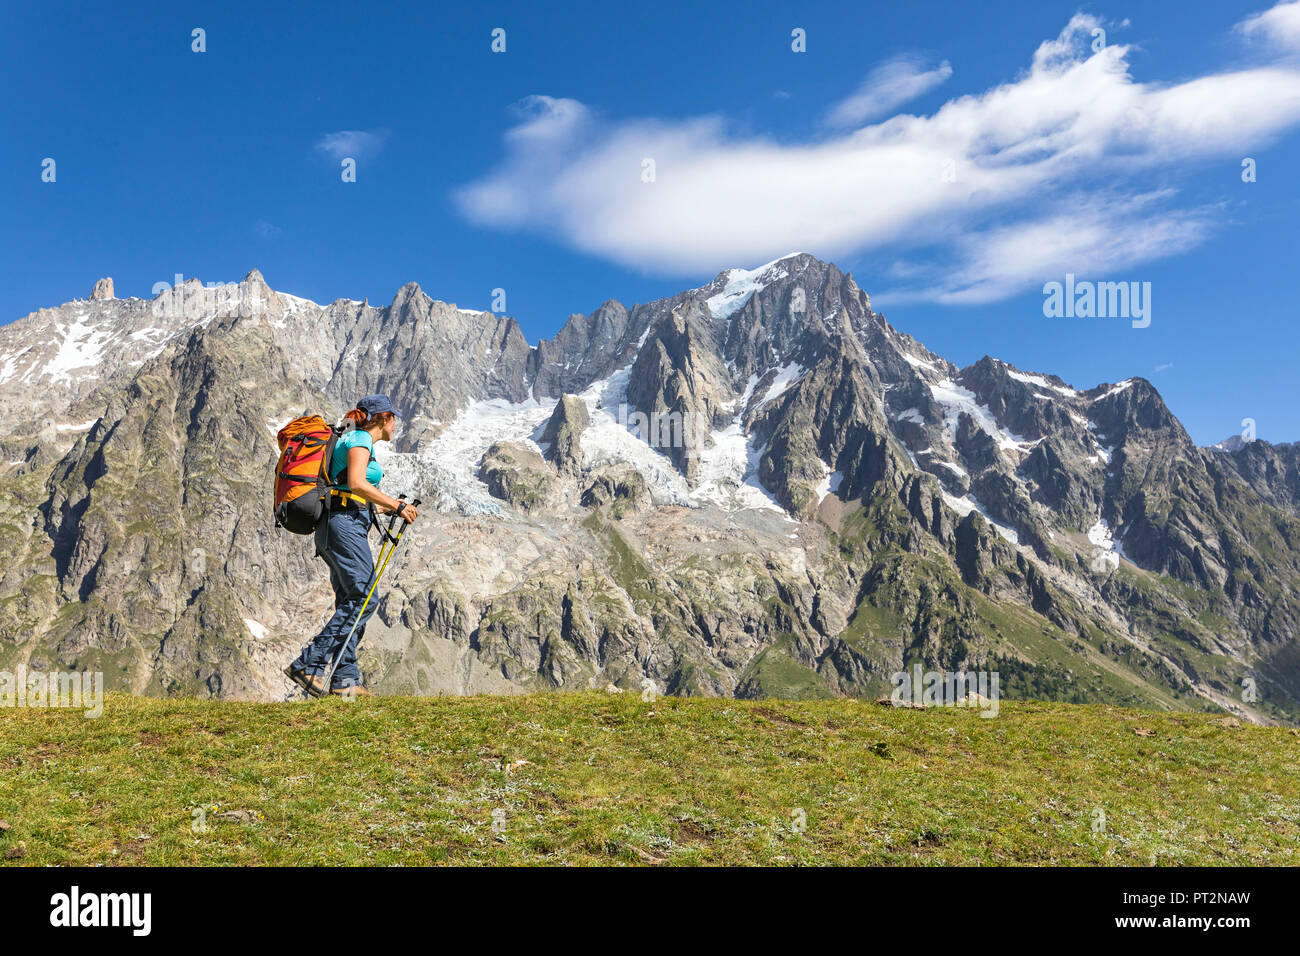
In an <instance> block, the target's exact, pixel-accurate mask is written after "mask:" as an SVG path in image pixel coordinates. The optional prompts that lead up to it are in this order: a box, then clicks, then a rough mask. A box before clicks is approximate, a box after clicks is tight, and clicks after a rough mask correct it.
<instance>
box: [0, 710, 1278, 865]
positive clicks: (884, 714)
mask: <svg viewBox="0 0 1300 956" xmlns="http://www.w3.org/2000/svg"><path fill="white" fill-rule="evenodd" d="M1210 720H1211V717H1209V716H1208V715H1200V714H1191V713H1150V712H1141V711H1130V710H1122V709H1118V708H1113V707H1107V706H1094V705H1087V706H1076V705H1068V704H1047V703H1010V702H1006V701H1003V702H1002V705H1001V710H1000V713H999V715H998V716H997V717H996V718H993V719H983V718H981V717H979V716H978V712H977V711H974V710H959V709H943V708H933V709H930V710H926V711H917V710H904V709H893V708H889V707H882V706H877V705H875V704H867V703H860V702H854V701H849V700H831V701H798V702H796V701H777V700H765V701H756V702H747V701H736V700H730V699H684V698H659V699H658V700H654V701H651V702H646V701H643V700H642V699H641V698H640V696H639V695H637V694H634V693H628V694H617V695H616V694H604V693H584V694H537V695H529V696H520V697H467V698H449V697H448V698H412V697H390V698H378V699H374V700H370V701H357V702H351V703H349V702H345V701H338V700H331V701H322V702H310V703H309V702H301V703H289V704H246V703H227V702H210V701H206V702H205V701H196V700H179V699H173V700H157V699H145V698H138V697H128V696H122V695H110V696H109V697H108V699H107V700H106V702H105V709H104V714H103V716H102V717H100V718H99V719H95V720H88V719H86V718H84V717H83V716H82V714H81V712H79V711H66V710H34V709H28V710H24V709H4V710H0V819H3V820H7V821H8V822H9V823H10V825H11V828H10V829H9V830H8V831H7V832H4V833H0V859H3V857H4V856H5V855H6V853H10V852H14V850H15V848H16V846H17V844H18V843H19V842H22V843H23V844H25V851H26V852H25V855H23V856H21V857H19V858H17V859H16V860H14V861H11V862H16V863H19V864H26V865H45V864H56V865H57V864H83V865H84V864H101V863H102V864H110V865H112V864H180V865H205V864H281V865H293V864H393V863H400V864H429V863H485V864H486V863H492V864H603V863H619V864H832V863H854V864H903V865H912V864H919V865H933V864H1049V863H1064V864H1140V865H1148V864H1151V863H1152V862H1156V863H1159V864H1252V863H1253V864H1288V863H1289V864H1296V863H1300V759H1297V758H1300V737H1297V736H1296V735H1295V734H1294V733H1293V732H1291V731H1289V730H1288V729H1286V728H1281V727H1254V726H1243V727H1239V728H1234V727H1224V726H1222V725H1216V724H1212V723H1210ZM1138 730H1142V731H1143V734H1139V733H1137V732H1136V731H1138ZM1147 732H1150V735H1149V736H1148V735H1146V734H1147ZM519 761H527V762H526V763H519ZM213 805H216V809H215V810H211V809H210V810H208V811H206V829H204V827H203V826H202V824H201V821H200V820H198V819H196V817H195V813H194V809H193V808H196V807H212V806H213ZM228 811H255V813H251V814H249V815H248V818H247V819H245V820H227V819H223V818H221V817H220V816H219V814H220V813H223V812H228ZM494 814H496V817H497V819H498V820H500V821H501V822H500V823H499V824H498V826H497V828H496V829H495V830H494ZM1103 814H1104V817H1103ZM804 822H806V826H805V825H804Z"/></svg>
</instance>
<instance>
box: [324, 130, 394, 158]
mask: <svg viewBox="0 0 1300 956" xmlns="http://www.w3.org/2000/svg"><path fill="white" fill-rule="evenodd" d="M385 139H387V134H386V133H384V132H378V131H377V132H371V131H368V130H361V129H344V130H339V131H338V132H337V133H326V134H325V135H324V136H322V137H321V138H320V139H318V140H317V141H316V149H317V150H319V151H320V152H322V153H325V154H326V155H327V156H331V157H333V158H334V160H335V161H338V162H342V161H343V160H345V159H361V158H362V157H367V156H373V155H375V154H376V153H378V152H379V150H380V148H381V147H382V146H383V145H384V140H385Z"/></svg>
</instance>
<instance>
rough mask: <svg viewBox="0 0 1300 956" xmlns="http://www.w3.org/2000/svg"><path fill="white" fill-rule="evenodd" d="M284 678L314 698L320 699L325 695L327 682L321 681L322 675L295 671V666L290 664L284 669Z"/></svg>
mask: <svg viewBox="0 0 1300 956" xmlns="http://www.w3.org/2000/svg"><path fill="white" fill-rule="evenodd" d="M284 676H285V677H287V678H289V680H291V681H293V682H294V683H295V684H297V685H298V686H299V687H301V688H302V689H303V690H305V691H306V692H307V693H308V695H310V696H312V697H320V696H322V695H324V693H325V681H324V680H322V679H321V675H320V674H308V673H307V672H306V671H301V670H295V669H294V666H293V665H292V664H290V665H289V666H288V667H286V668H285V669H284Z"/></svg>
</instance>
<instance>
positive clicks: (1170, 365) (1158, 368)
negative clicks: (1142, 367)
mask: <svg viewBox="0 0 1300 956" xmlns="http://www.w3.org/2000/svg"><path fill="white" fill-rule="evenodd" d="M1173 367H1174V363H1173V362H1162V363H1161V364H1159V365H1157V366H1156V367H1155V371H1157V372H1164V371H1168V370H1169V369H1171V368H1173Z"/></svg>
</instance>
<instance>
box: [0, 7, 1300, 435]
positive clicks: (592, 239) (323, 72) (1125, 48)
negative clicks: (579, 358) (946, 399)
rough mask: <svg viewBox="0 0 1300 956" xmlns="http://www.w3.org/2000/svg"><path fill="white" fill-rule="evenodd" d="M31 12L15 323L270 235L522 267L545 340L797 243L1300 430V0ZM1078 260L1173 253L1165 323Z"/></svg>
mask: <svg viewBox="0 0 1300 956" xmlns="http://www.w3.org/2000/svg"><path fill="white" fill-rule="evenodd" d="M0 17H2V18H3V19H0V26H2V27H3V29H2V30H0V37H2V39H0V52H2V53H3V56H0V72H2V73H3V80H4V83H5V88H6V89H8V90H10V91H11V93H10V95H9V96H7V97H5V99H4V100H3V101H2V102H0V128H3V130H4V131H5V135H4V137H3V139H2V140H0V175H3V181H4V183H5V184H6V185H5V189H4V192H3V200H2V201H0V209H2V210H3V218H2V219H0V254H2V255H3V258H4V261H5V263H6V265H7V268H6V269H5V280H4V282H3V283H0V321H11V320H13V319H16V318H19V317H21V316H23V315H25V314H27V313H28V312H30V311H33V310H34V309H36V308H38V307H41V306H45V305H55V304H58V303H61V302H64V301H67V300H69V299H71V298H75V297H84V296H86V295H88V294H89V290H90V287H91V284H92V283H93V282H94V280H95V279H97V278H99V277H100V276H106V275H111V276H113V277H114V280H115V284H116V288H117V294H118V295H119V296H121V297H125V296H129V295H138V296H148V295H150V292H151V289H152V287H153V286H154V284H155V283H158V282H160V281H166V282H169V281H171V280H172V278H173V276H174V275H175V274H177V273H180V274H182V275H183V276H185V277H191V276H197V277H199V278H201V279H203V280H205V281H232V280H237V279H239V278H241V277H242V276H243V275H244V274H245V273H246V272H247V271H248V270H249V269H250V268H254V267H256V268H259V269H261V270H262V272H263V273H264V274H265V276H266V278H267V281H268V282H269V283H270V284H271V285H272V286H273V287H274V288H277V289H281V290H283V291H286V292H292V293H294V294H297V295H302V296H306V297H309V298H312V299H314V300H316V301H318V302H328V301H331V300H333V299H335V298H338V297H349V298H362V297H369V299H370V301H371V302H372V304H373V303H386V302H388V301H390V300H391V298H392V296H393V294H394V292H395V291H396V290H397V289H398V287H399V286H401V285H402V284H403V283H405V282H407V281H410V280H415V281H417V282H419V283H420V285H421V286H422V287H423V288H424V289H425V290H426V291H427V292H428V293H429V294H430V295H433V296H434V297H436V298H442V299H446V300H448V301H454V302H457V303H459V304H460V305H462V306H466V307H472V308H488V307H489V306H490V305H491V295H492V290H493V289H495V288H503V289H505V290H506V311H507V312H508V313H509V314H511V315H513V316H515V317H516V318H517V319H518V320H519V322H520V324H521V326H522V327H523V329H524V332H525V334H526V335H527V336H528V338H529V339H530V341H536V340H537V339H538V338H539V337H542V336H549V335H551V334H553V333H554V332H555V331H556V329H558V328H559V326H560V325H561V324H562V323H563V321H564V320H565V318H566V317H567V316H568V315H569V314H570V313H573V312H584V313H585V312H588V311H590V310H592V309H594V308H595V307H596V306H598V305H599V304H600V303H601V302H602V301H603V300H605V299H607V298H617V299H619V300H621V301H623V302H625V303H627V304H629V305H630V304H632V303H634V302H638V301H647V300H650V299H653V298H658V297H660V296H663V295H668V294H672V293H674V292H677V291H679V290H681V289H683V288H688V287H692V286H696V285H700V284H703V283H704V282H706V281H708V280H709V279H711V278H712V277H713V276H714V275H715V274H716V273H717V272H719V271H720V270H721V269H723V268H726V267H728V266H743V267H752V266H755V265H758V264H760V263H762V262H764V261H767V260H770V259H772V258H775V257H777V256H779V255H781V254H783V253H786V252H791V251H796V250H799V251H806V252H811V253H813V254H815V255H818V256H820V257H821V258H824V259H829V260H831V261H834V262H836V263H838V264H839V265H840V266H841V267H842V268H844V269H846V270H847V271H851V272H852V273H853V274H854V276H855V277H856V278H857V280H858V282H859V284H860V285H861V286H862V287H863V288H865V289H866V290H867V291H868V292H869V293H870V294H871V295H872V299H873V303H874V304H875V306H876V307H877V309H879V310H881V311H883V312H884V313H885V314H886V315H887V316H888V317H889V319H890V320H891V321H892V322H893V323H894V324H895V325H897V326H898V327H899V328H901V329H903V330H904V331H907V332H909V333H911V334H913V335H915V336H917V337H918V338H919V339H920V340H921V341H922V342H924V343H925V344H926V345H928V346H929V347H930V348H932V349H934V350H935V351H937V352H939V353H940V354H943V355H945V356H947V357H948V358H950V359H952V360H953V361H955V362H957V363H958V364H961V365H964V364H967V363H969V362H972V361H974V360H976V359H978V358H979V357H980V356H982V355H984V354H985V353H989V354H992V355H995V356H997V357H999V358H1003V359H1005V360H1007V361H1010V362H1012V363H1014V364H1016V365H1018V366H1020V367H1022V368H1026V369H1031V370H1036V371H1050V372H1056V373H1058V374H1060V375H1061V376H1062V377H1063V378H1065V379H1066V380H1067V381H1069V382H1070V383H1072V384H1074V385H1076V386H1081V387H1088V386H1091V385H1093V384H1095V383H1097V382H1100V381H1117V380H1120V379H1123V378H1126V377H1128V376H1131V375H1142V376H1145V377H1146V378H1149V379H1150V380H1151V381H1153V382H1154V383H1155V384H1156V385H1157V387H1158V388H1159V389H1160V390H1161V392H1162V394H1163V395H1164V396H1165V398H1166V401H1167V402H1168V403H1169V404H1170V406H1171V407H1172V408H1173V410H1174V412H1175V413H1176V414H1177V415H1178V416H1179V417H1180V418H1181V419H1182V420H1183V422H1184V423H1185V424H1186V426H1187V427H1188V430H1189V431H1190V432H1191V434H1192V437H1193V438H1194V439H1195V440H1197V441H1198V442H1201V443H1208V442H1211V441H1215V440H1218V439H1220V438H1222V437H1225V436H1227V435H1230V434H1233V433H1236V432H1239V431H1240V430H1241V421H1242V419H1243V418H1252V419H1254V420H1255V421H1256V423H1257V429H1258V435H1259V437H1261V438H1267V439H1270V440H1274V441H1293V440H1296V439H1300V402H1297V401H1296V397H1295V392H1296V385H1297V382H1298V380H1300V376H1298V375H1297V373H1296V371H1295V362H1296V355H1297V353H1298V352H1300V349H1297V345H1298V344H1300V343H1298V342H1297V339H1298V337H1300V336H1298V334H1297V332H1296V324H1295V318H1296V312H1297V310H1296V289H1295V286H1296V276H1297V269H1296V261H1297V249H1300V175H1298V173H1300V162H1297V158H1298V150H1297V147H1298V146H1300V5H1297V4H1283V5H1280V6H1278V7H1276V8H1272V7H1271V6H1270V4H1269V3H1268V2H1267V0H1264V2H1243V3H1238V2H1232V0H1217V2H1214V3H1200V2H1194V0H1193V2H1170V3H1163V2H1143V3H1140V4H1139V3H1135V2H1132V0H1129V2H1115V3H1107V4H1105V5H1099V4H1088V5H1083V6H1081V5H1079V4H1076V3H1055V2H1032V3H1031V2H1026V3H1023V4H1018V3H1007V4H968V3H952V4H948V3H931V4H927V3H909V4H887V5H886V4H881V5H878V8H876V9H873V8H871V7H868V6H867V5H864V4H861V3H849V2H846V3H825V4H802V5H791V4H763V3H745V4H739V3H736V4H716V5H711V6H710V7H708V8H704V7H701V6H699V5H696V4H682V5H680V6H676V7H675V6H673V5H671V4H667V5H665V4H656V5H654V6H652V7H645V6H640V5H637V6H633V7H629V8H627V9H626V10H624V9H617V8H615V7H614V6H612V5H607V4H601V3H592V4H569V5H565V7H564V8H563V9H555V10H544V9H541V8H540V7H539V5H535V4H526V5H525V4H519V5H488V4H484V5H477V4H476V5H474V6H472V7H471V6H468V5H467V6H466V7H465V9H463V10H462V11H459V12H458V11H456V10H454V9H452V8H451V7H449V6H447V5H441V4H439V5H433V4H403V5H397V4H394V5H384V4H371V5H361V4H338V5H332V4H316V5H313V7H312V13H311V14H310V15H306V14H304V13H301V12H293V11H291V10H288V9H286V10H277V9H275V8H274V5H272V6H271V7H267V6H263V5H260V4H235V3H222V4H153V5H150V4H136V5H132V7H130V12H129V13H126V12H123V11H122V9H115V8H114V7H111V6H109V5H107V4H103V5H96V4H86V5H82V6H80V7H79V8H77V9H75V10H60V9H55V8H53V5H50V4H38V3H12V2H11V3H7V4H6V5H5V7H4V13H3V14H0ZM195 27H201V28H203V29H204V30H205V31H206V44H207V50H206V52H203V53H194V52H192V51H191V42H192V41H191V30H192V29H193V28H195ZM497 27H501V28H504V29H505V31H506V34H505V40H506V50H505V52H504V53H493V52H492V50H491V48H490V45H491V41H492V37H491V31H492V30H493V29H494V28H497ZM795 28H800V29H802V30H804V31H805V34H806V52H801V53H796V52H794V51H793V50H792V49H791V44H792V37H791V31H792V30H793V29H795ZM1098 29H1100V30H1104V31H1105V35H1104V37H1100V38H1099V37H1098V36H1097V35H1096V34H1095V31H1096V30H1098ZM1099 39H1101V40H1102V41H1103V42H1102V44H1101V45H1100V46H1098V45H1097V44H1098V40H1099ZM349 155H351V156H354V158H355V159H356V162H357V181H356V182H354V183H344V182H342V181H341V178H340V165H339V164H340V160H341V157H344V156H349ZM46 157H50V158H53V159H54V160H55V162H56V164H57V165H56V174H57V178H56V181H55V182H53V183H47V182H42V181H41V164H42V160H43V159H44V158H46ZM1246 157H1250V158H1252V159H1253V160H1254V161H1255V163H1256V170H1257V176H1256V181H1255V182H1253V183H1244V182H1243V181H1242V168H1241V163H1242V160H1243V159H1244V158H1246ZM644 158H653V159H654V160H655V170H654V172H655V176H654V181H653V182H645V181H643V175H642V174H643V170H644V166H643V159H644ZM948 160H951V166H945V165H944V163H945V162H946V161H948ZM1066 272H1073V273H1075V274H1076V275H1078V276H1079V277H1080V278H1081V279H1092V280H1100V281H1138V282H1150V283H1151V289H1152V293H1151V296H1152V298H1151V318H1152V321H1151V324H1150V326H1149V327H1147V328H1142V329H1134V328H1132V327H1131V323H1130V322H1129V320H1127V319H1124V318H1104V319H1100V318H1092V319H1055V318H1046V317H1044V315H1043V300H1044V296H1043V293H1042V285H1043V283H1044V282H1048V281H1062V280H1063V279H1064V276H1065V273H1066Z"/></svg>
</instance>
